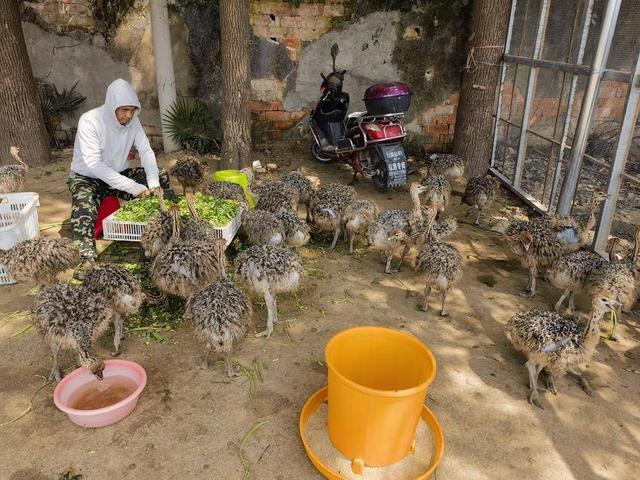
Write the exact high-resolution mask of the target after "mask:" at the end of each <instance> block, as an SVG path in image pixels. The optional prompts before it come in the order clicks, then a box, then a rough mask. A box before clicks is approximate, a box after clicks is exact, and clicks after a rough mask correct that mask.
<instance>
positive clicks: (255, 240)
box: [242, 209, 286, 245]
mask: <svg viewBox="0 0 640 480" xmlns="http://www.w3.org/2000/svg"><path fill="white" fill-rule="evenodd" d="M242 230H243V231H244V234H245V235H246V236H247V240H249V243H251V244H252V245H265V244H269V245H282V243H283V242H284V240H285V238H286V232H285V228H284V225H283V224H282V221H281V220H280V219H279V218H278V217H277V216H276V215H275V214H273V213H271V212H267V211H265V210H257V209H254V210H245V211H244V212H243V213H242Z"/></svg>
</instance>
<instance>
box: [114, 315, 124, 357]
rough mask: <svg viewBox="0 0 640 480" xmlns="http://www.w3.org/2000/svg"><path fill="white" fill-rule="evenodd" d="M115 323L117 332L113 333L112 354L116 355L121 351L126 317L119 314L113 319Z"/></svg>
mask: <svg viewBox="0 0 640 480" xmlns="http://www.w3.org/2000/svg"><path fill="white" fill-rule="evenodd" d="M113 324H114V326H115V333H114V334H113V348H114V350H113V353H112V354H111V355H112V356H114V357H115V356H116V355H118V354H119V353H120V341H121V340H122V339H123V338H124V333H123V326H124V319H123V318H122V316H121V315H118V316H117V317H116V318H115V320H114V321H113Z"/></svg>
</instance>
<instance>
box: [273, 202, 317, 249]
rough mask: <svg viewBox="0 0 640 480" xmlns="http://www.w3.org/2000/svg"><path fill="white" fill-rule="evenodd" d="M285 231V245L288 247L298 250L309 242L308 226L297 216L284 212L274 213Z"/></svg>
mask: <svg viewBox="0 0 640 480" xmlns="http://www.w3.org/2000/svg"><path fill="white" fill-rule="evenodd" d="M276 217H277V218H278V220H280V221H281V222H282V225H283V226H284V231H285V243H286V244H287V245H289V246H290V247H294V248H299V247H302V246H303V245H306V244H307V242H308V241H309V237H310V235H309V224H308V223H307V222H305V221H304V220H302V219H300V218H299V217H298V215H296V214H295V213H292V212H288V211H286V210H283V211H280V212H278V213H276Z"/></svg>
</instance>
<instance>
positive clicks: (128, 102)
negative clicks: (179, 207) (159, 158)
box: [71, 79, 160, 195]
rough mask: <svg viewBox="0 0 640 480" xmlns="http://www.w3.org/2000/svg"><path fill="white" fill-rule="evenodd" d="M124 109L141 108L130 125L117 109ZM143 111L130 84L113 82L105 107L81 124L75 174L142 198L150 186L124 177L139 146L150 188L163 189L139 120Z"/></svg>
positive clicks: (92, 111)
mask: <svg viewBox="0 0 640 480" xmlns="http://www.w3.org/2000/svg"><path fill="white" fill-rule="evenodd" d="M124 106H135V107H137V109H136V112H135V114H134V116H133V118H132V119H131V121H130V122H129V123H128V124H127V125H120V123H119V122H118V119H117V118H116V109H117V108H118V107H124ZM140 108H141V106H140V100H138V95H136V92H135V91H134V89H133V87H132V86H131V84H129V82H127V81H126V80H122V79H118V80H115V81H114V82H112V83H111V85H109V87H108V88H107V94H106V97H105V102H104V105H102V106H100V107H98V108H94V109H93V110H90V111H88V112H86V113H84V114H83V115H82V116H81V117H80V120H79V121H78V132H77V134H76V141H75V145H74V150H73V161H72V162H71V171H72V172H74V173H77V174H79V175H83V176H85V177H89V178H96V179H100V180H102V181H103V182H105V183H106V184H107V185H109V186H110V187H111V188H114V189H116V190H122V191H125V192H127V193H130V194H132V195H138V194H139V193H141V192H143V191H144V190H146V189H147V186H145V185H141V184H139V183H136V182H135V181H133V180H131V179H130V178H127V177H125V176H124V175H121V174H120V172H122V171H123V170H125V169H126V168H128V167H129V160H128V158H127V157H128V155H129V151H130V150H131V147H132V146H134V145H135V147H136V150H138V154H139V156H140V163H141V164H142V166H143V167H144V170H145V173H146V175H147V185H148V188H155V187H159V186H160V181H159V178H158V166H157V164H156V157H155V154H154V153H153V150H152V149H151V146H150V145H149V140H148V139H147V136H146V134H145V133H144V130H143V129H142V124H141V123H140V120H139V119H138V114H139V113H140Z"/></svg>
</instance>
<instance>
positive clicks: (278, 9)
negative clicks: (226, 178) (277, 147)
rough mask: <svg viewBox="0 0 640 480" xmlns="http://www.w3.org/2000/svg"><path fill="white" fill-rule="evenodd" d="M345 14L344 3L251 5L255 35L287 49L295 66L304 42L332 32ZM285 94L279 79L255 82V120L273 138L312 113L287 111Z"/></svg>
mask: <svg viewBox="0 0 640 480" xmlns="http://www.w3.org/2000/svg"><path fill="white" fill-rule="evenodd" d="M344 13H345V9H344V5H343V0H326V1H324V2H317V3H316V2H305V3H302V4H300V6H298V7H295V6H293V5H291V4H289V3H288V2H286V1H285V0H282V1H263V0H252V1H251V2H250V4H249V15H250V22H251V27H252V29H253V33H254V35H255V36H256V37H258V38H262V39H265V40H271V41H274V42H278V43H280V44H281V45H283V46H284V47H285V48H286V52H287V56H288V57H289V58H290V59H291V61H292V62H294V64H295V63H297V62H298V60H299V59H300V52H301V50H302V45H303V42H309V41H313V40H316V39H318V38H320V37H321V36H322V35H323V34H324V33H326V32H328V31H329V30H330V29H331V24H332V22H333V21H334V19H339V18H340V17H342V16H343V15H344ZM284 90H285V82H284V81H281V80H278V79H277V78H275V76H270V77H268V78H254V79H252V80H251V111H252V117H253V119H254V121H255V122H260V123H263V124H265V125H266V126H267V130H268V134H269V136H271V137H273V138H281V137H282V136H283V134H284V131H285V130H288V129H290V128H291V127H293V126H294V125H295V124H296V123H297V122H298V121H300V120H301V119H302V118H304V117H305V116H306V115H307V113H308V112H306V111H295V112H288V111H285V109H284V107H283V105H282V101H283V98H284Z"/></svg>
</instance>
